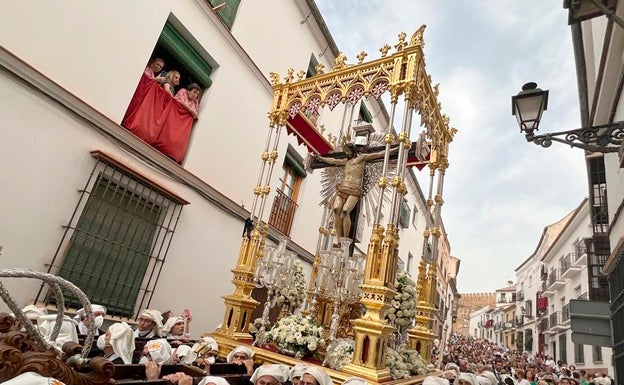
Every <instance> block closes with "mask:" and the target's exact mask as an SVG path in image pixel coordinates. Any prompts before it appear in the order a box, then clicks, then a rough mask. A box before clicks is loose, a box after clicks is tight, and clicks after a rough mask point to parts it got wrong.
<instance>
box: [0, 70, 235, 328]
mask: <svg viewBox="0 0 624 385" xmlns="http://www.w3.org/2000/svg"><path fill="white" fill-rule="evenodd" d="M0 100H2V102H3V104H4V105H5V106H6V110H5V112H4V113H3V114H2V115H1V116H0V126H1V127H4V128H9V127H10V129H3V130H0V142H2V143H3V146H4V147H5V148H4V150H3V151H2V152H0V175H2V182H0V196H2V199H1V200H0V212H2V213H3V215H2V217H1V218H2V219H1V220H0V234H2V238H1V240H0V243H2V244H3V246H4V249H3V252H2V258H1V259H0V267H1V268H10V267H23V268H30V269H34V270H38V271H47V264H49V263H50V262H51V260H52V257H53V255H54V252H55V250H56V247H57V246H58V244H59V241H60V239H61V236H62V234H63V229H62V227H61V226H62V225H64V224H66V223H67V221H68V220H69V218H70V216H71V213H72V211H73V209H74V207H75V206H76V204H77V202H78V199H79V192H78V190H80V189H81V188H83V187H84V185H85V183H86V181H87V179H88V177H89V173H90V172H91V169H92V168H93V165H94V164H95V160H94V159H93V158H92V157H91V156H90V154H89V151H91V150H95V149H99V150H103V151H105V152H108V153H110V154H112V155H113V156H115V157H117V158H118V159H120V160H122V161H123V162H125V163H126V164H127V165H128V166H130V167H132V168H134V169H136V170H139V171H140V172H141V173H142V174H144V175H146V176H147V177H149V178H151V179H152V180H154V181H156V182H158V183H159V184H161V185H163V186H165V187H167V188H169V189H170V190H172V191H174V192H175V193H177V194H178V195H180V196H181V197H183V198H185V199H186V200H188V201H189V202H190V204H189V205H187V206H186V207H185V208H184V209H183V210H182V215H181V217H180V220H179V223H178V227H177V229H176V233H175V235H174V237H173V241H172V243H171V247H170V250H169V253H168V255H167V261H166V264H165V268H164V269H163V273H162V275H161V277H160V280H159V282H158V285H157V286H156V295H155V297H154V300H153V302H152V303H151V306H152V307H156V308H159V309H163V310H165V309H168V308H171V309H172V310H174V311H176V312H178V311H181V310H182V309H183V308H184V307H190V308H191V311H192V313H193V314H194V317H195V321H194V322H193V328H194V329H193V334H194V335H195V336H198V335H199V334H200V333H201V332H203V331H206V330H212V329H213V328H214V326H215V325H217V324H218V322H220V320H221V317H222V315H223V301H222V300H221V295H223V294H228V293H229V292H230V291H233V289H234V286H233V285H232V284H231V283H230V280H231V278H232V276H231V273H230V272H229V269H231V268H232V265H233V263H234V261H235V259H236V256H237V254H238V246H239V244H240V241H239V239H240V238H238V237H239V235H240V229H241V224H240V222H239V221H238V220H234V219H232V218H231V217H230V216H229V215H225V214H223V213H222V212H221V211H218V210H216V209H215V208H214V207H213V206H212V205H210V204H208V203H207V202H206V201H205V200H204V199H203V198H201V197H199V196H198V195H196V194H195V193H194V192H193V191H191V190H189V189H187V188H185V187H183V186H181V185H179V184H177V183H175V182H174V181H172V180H171V179H169V178H168V177H167V176H165V175H163V174H160V173H158V172H156V171H154V170H153V169H151V168H148V167H145V166H144V165H143V164H142V163H141V162H138V161H136V160H135V159H134V158H133V157H131V156H128V155H127V154H125V153H124V152H123V151H121V150H120V149H119V148H118V147H116V146H115V145H114V144H113V143H112V142H110V141H108V140H106V139H105V138H104V137H102V136H100V135H98V134H96V133H95V132H94V131H92V130H91V129H89V128H87V127H85V126H84V125H83V124H82V122H80V121H77V120H76V119H74V118H73V117H71V116H68V115H67V114H66V112H65V111H64V110H60V109H59V108H58V107H57V106H56V105H52V104H50V102H48V101H47V100H45V99H42V98H40V97H39V96H38V95H35V94H33V93H31V91H27V90H25V89H24V88H23V87H22V86H21V85H18V84H16V83H15V82H13V81H12V80H9V79H7V78H6V77H4V76H3V75H0ZM215 246H216V247H215ZM57 263H59V261H57ZM3 282H4V280H3ZM7 287H8V288H9V290H10V291H11V293H13V294H14V295H16V299H17V301H18V302H19V303H22V304H25V303H27V302H29V301H32V300H33V299H34V297H35V295H36V291H37V290H38V287H39V285H38V284H37V282H36V281H34V280H24V279H15V280H7ZM210 287H216V288H219V290H207V289H209V288H210ZM224 291H225V293H224ZM198 304H205V306H199V305H198ZM3 309H4V307H3ZM195 333H197V334H195Z"/></svg>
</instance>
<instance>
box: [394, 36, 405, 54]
mask: <svg viewBox="0 0 624 385" xmlns="http://www.w3.org/2000/svg"><path fill="white" fill-rule="evenodd" d="M406 37H407V35H406V34H405V32H401V33H400V34H399V43H398V44H397V45H395V46H394V48H396V50H397V51H403V49H404V48H405V46H406V45H407V44H406V43H405V38H406Z"/></svg>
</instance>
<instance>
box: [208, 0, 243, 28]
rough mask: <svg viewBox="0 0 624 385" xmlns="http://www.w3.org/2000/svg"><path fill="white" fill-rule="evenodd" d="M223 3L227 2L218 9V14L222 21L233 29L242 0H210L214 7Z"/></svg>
mask: <svg viewBox="0 0 624 385" xmlns="http://www.w3.org/2000/svg"><path fill="white" fill-rule="evenodd" d="M223 3H226V6H225V7H224V8H222V9H220V10H219V11H217V15H218V16H219V18H220V19H221V21H223V23H224V24H225V25H227V26H228V28H230V29H231V28H232V25H233V24H234V19H235V18H236V12H237V11H238V5H239V4H240V0H210V4H211V5H212V6H213V7H216V6H218V5H220V4H223Z"/></svg>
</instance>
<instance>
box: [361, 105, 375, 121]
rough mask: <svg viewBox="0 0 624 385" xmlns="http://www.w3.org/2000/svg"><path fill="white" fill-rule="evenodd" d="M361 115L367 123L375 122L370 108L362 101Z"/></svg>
mask: <svg viewBox="0 0 624 385" xmlns="http://www.w3.org/2000/svg"><path fill="white" fill-rule="evenodd" d="M360 116H361V117H362V118H363V119H364V121H365V122H366V123H372V122H373V115H371V113H370V111H369V110H368V108H367V107H366V104H364V102H361V103H360Z"/></svg>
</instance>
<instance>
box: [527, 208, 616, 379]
mask: <svg viewBox="0 0 624 385" xmlns="http://www.w3.org/2000/svg"><path fill="white" fill-rule="evenodd" d="M591 233H592V226H591V220H590V205H589V200H588V199H584V200H583V201H582V202H581V204H580V205H579V206H578V207H577V208H576V209H575V210H573V211H572V212H570V213H569V214H568V215H566V216H565V217H564V218H562V219H561V220H560V221H558V222H556V223H554V224H552V225H550V226H547V227H546V228H545V229H544V232H543V234H542V238H541V239H540V242H539V244H538V247H537V249H536V252H535V253H534V254H533V255H532V256H531V257H529V258H528V259H527V260H526V261H525V262H524V263H523V264H522V265H521V266H520V267H518V268H517V269H516V275H517V279H518V286H519V287H520V288H521V290H522V291H526V290H527V289H528V288H529V287H530V288H531V293H530V296H531V300H530V301H529V300H527V296H526V294H525V300H524V301H519V302H518V304H517V312H516V314H517V316H518V318H522V319H521V321H522V324H521V325H520V324H518V325H517V326H516V328H517V339H518V340H520V339H523V342H522V345H523V346H524V348H525V350H528V351H533V352H541V353H544V354H546V355H549V356H552V357H554V359H555V360H556V361H559V360H561V361H563V362H567V363H568V364H574V365H575V366H576V367H577V368H579V369H586V370H602V371H605V372H606V371H609V372H611V371H612V367H611V365H610V363H609V362H605V361H603V360H602V357H603V356H605V357H606V356H608V355H610V354H611V350H610V349H608V348H603V347H599V346H585V345H582V344H575V343H574V342H573V341H572V333H571V330H570V328H571V322H570V305H569V302H570V300H571V299H587V300H589V299H591V296H590V294H589V292H590V287H591V284H592V275H591V273H590V272H589V270H590V269H589V267H588V266H587V263H588V262H587V261H588V256H587V255H586V253H587V250H590V249H591ZM529 284H530V286H529ZM533 300H534V301H535V302H533ZM534 304H535V305H534ZM534 335H535V336H537V341H534V339H533V336H534ZM529 336H530V338H529ZM529 339H530V340H531V341H532V342H531V343H532V345H533V346H531V349H529V346H528V341H529ZM518 343H519V342H518Z"/></svg>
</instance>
